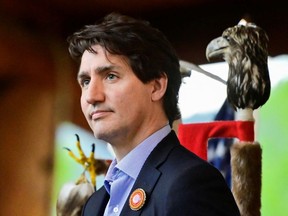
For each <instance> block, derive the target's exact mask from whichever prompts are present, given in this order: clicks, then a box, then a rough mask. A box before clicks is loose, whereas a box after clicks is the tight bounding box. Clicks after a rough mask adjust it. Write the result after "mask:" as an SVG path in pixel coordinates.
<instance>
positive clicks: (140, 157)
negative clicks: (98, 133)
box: [104, 124, 171, 216]
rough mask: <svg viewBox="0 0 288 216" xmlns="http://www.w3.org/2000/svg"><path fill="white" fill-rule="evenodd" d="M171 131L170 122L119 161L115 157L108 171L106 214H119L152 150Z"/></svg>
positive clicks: (108, 215) (106, 179) (107, 215)
mask: <svg viewBox="0 0 288 216" xmlns="http://www.w3.org/2000/svg"><path fill="white" fill-rule="evenodd" d="M170 131H171V127H170V126H169V124H167V125H166V126H164V127H163V128H161V129H160V130H158V131H156V132H155V133H153V134H152V135H151V136H149V137H148V138H146V139H145V140H144V141H143V142H141V143H140V144H139V145H138V146H137V147H136V148H134V149H133V150H132V151H131V152H129V153H128V154H127V155H126V156H125V157H124V158H123V159H122V160H121V161H119V163H117V161H116V159H114V160H113V161H112V163H111V165H110V167H109V169H108V171H107V174H106V176H105V180H104V186H105V188H106V190H107V192H108V193H109V194H110V200H109V202H108V204H107V206H106V209H105V212H104V216H119V215H120V213H121V210H122V208H123V206H124V204H125V202H126V200H127V198H128V195H129V193H130V191H131V189H132V187H133V185H134V183H135V180H136V178H137V176H138V174H139V172H140V170H141V168H142V166H143V164H144V163H145V161H146V159H147V157H148V156H149V154H150V153H151V151H152V150H153V149H154V148H155V147H156V146H157V144H158V143H159V142H160V141H161V140H162V139H163V138H164V137H166V136H167V135H168V134H169V133H170Z"/></svg>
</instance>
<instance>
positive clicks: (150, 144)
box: [68, 13, 240, 216]
mask: <svg viewBox="0 0 288 216" xmlns="http://www.w3.org/2000/svg"><path fill="white" fill-rule="evenodd" d="M68 41H69V44H70V45H69V51H70V54H71V56H72V57H73V58H76V59H80V60H81V61H80V68H79V72H78V82H79V85H80V87H81V91H82V94H81V108H82V111H83V113H84V115H85V117H86V120H87V121H88V124H89V126H90V127H91V129H92V131H93V133H94V135H95V137H96V138H98V139H102V140H104V141H106V142H108V143H110V144H111V146H112V148H113V151H114V152H115V156H116V158H115V159H114V161H113V162H112V163H111V165H110V167H109V170H108V172H107V175H106V177H105V182H104V186H103V187H102V188H100V189H99V190H98V191H96V192H95V193H94V194H93V195H92V196H91V197H90V198H89V200H88V201H87V203H86V204H85V206H84V207H83V215H85V216H89V215H91V216H92V215H101V216H102V215H105V216H107V215H109V216H110V215H121V216H129V215H144V216H156V215H157V216H178V215H179V216H188V215H207V216H212V215H227V216H228V215H229V216H236V215H240V214H239V211H238V208H237V205H236V203H235V201H234V198H233V195H232V193H231V191H230V189H229V188H228V187H227V185H226V182H225V180H224V179H223V177H222V175H221V174H220V172H219V171H218V170H217V169H216V168H214V167H213V166H211V165H210V164H209V163H207V162H206V161H203V160H201V159H200V158H199V157H197V156H196V155H195V154H193V153H191V152H190V151H188V150H186V149H185V148H184V147H183V146H182V145H180V143H179V140H178V138H177V136H176V134H175V132H174V131H173V130H172V129H171V126H172V123H173V121H174V120H176V119H179V118H180V112H179V109H178V91H179V88H180V85H181V75H180V71H179V59H178V58H177V55H176V53H175V51H174V49H173V48H172V46H171V45H170V43H169V42H168V40H167V39H166V38H165V36H164V35H163V34H162V33H161V32H160V31H159V30H157V29H155V28H153V27H152V26H150V24H149V23H148V22H145V21H142V20H136V19H134V18H131V17H128V16H124V15H121V14H117V13H112V14H109V15H107V16H106V17H105V18H104V19H103V20H102V21H101V22H99V23H97V24H95V25H87V26H85V27H84V28H83V29H81V30H80V31H79V32H76V33H74V34H73V35H72V36H71V37H69V39H68Z"/></svg>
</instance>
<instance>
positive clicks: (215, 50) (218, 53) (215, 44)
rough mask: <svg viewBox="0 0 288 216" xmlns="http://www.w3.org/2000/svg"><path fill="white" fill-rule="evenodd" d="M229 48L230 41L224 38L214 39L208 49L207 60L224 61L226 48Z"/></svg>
mask: <svg viewBox="0 0 288 216" xmlns="http://www.w3.org/2000/svg"><path fill="white" fill-rule="evenodd" d="M228 46H229V44H228V41H227V40H226V39H225V38H223V37H218V38H215V39H213V40H212V41H210V43H209V44H208V45H207V47H206V58H207V60H208V61H211V60H215V59H219V60H220V59H221V60H223V57H224V56H223V55H224V51H225V48H227V47H228Z"/></svg>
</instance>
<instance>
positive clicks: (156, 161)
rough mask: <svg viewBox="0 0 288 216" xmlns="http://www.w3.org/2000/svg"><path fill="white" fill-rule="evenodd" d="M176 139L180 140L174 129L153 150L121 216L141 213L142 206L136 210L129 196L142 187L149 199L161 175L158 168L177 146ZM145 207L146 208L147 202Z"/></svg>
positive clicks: (135, 215)
mask: <svg viewBox="0 0 288 216" xmlns="http://www.w3.org/2000/svg"><path fill="white" fill-rule="evenodd" d="M175 141H176V142H179V141H178V140H177V137H176V135H175V133H174V131H172V132H171V133H170V134H169V135H168V136H166V137H165V138H164V139H163V140H162V141H161V142H160V143H159V144H158V145H157V146H156V147H155V149H154V150H153V151H152V152H151V154H150V155H149V157H148V158H147V160H146V162H145V163H144V165H143V167H142V169H141V171H140V173H139V175H138V177H137V180H136V182H135V184H134V185H133V187H132V190H131V192H130V195H129V197H128V199H127V200H126V203H125V205H124V207H123V210H122V212H121V216H137V215H140V214H141V212H142V208H141V209H139V210H138V211H134V210H132V209H131V208H130V206H129V198H130V196H131V193H133V191H135V190H136V189H138V188H141V189H143V190H144V191H145V193H146V196H147V197H148V198H147V200H149V195H150V194H151V193H152V191H153V188H154V186H155V184H156V183H157V180H158V179H159V177H160V176H161V172H160V171H159V170H158V169H157V167H158V166H159V165H160V164H162V163H163V161H165V160H166V158H167V155H168V153H169V152H170V151H171V149H172V148H173V146H175ZM143 208H145V204H144V206H143Z"/></svg>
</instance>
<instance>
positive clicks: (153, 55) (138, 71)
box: [68, 13, 181, 125]
mask: <svg viewBox="0 0 288 216" xmlns="http://www.w3.org/2000/svg"><path fill="white" fill-rule="evenodd" d="M68 42H69V53H70V55H71V57H72V58H73V59H77V60H80V59H81V56H82V54H83V52H84V51H85V50H89V51H90V52H94V51H93V49H92V48H91V47H92V46H93V45H96V44H97V45H100V46H102V47H103V48H104V49H105V50H107V51H108V52H109V53H111V54H115V55H122V56H124V57H126V58H127V59H128V63H129V65H130V67H131V68H132V70H133V72H134V73H135V75H136V76H137V77H138V78H139V79H140V80H141V81H142V82H143V83H147V82H149V81H151V80H153V79H156V78H160V77H161V76H162V75H163V73H165V74H166V75H167V77H168V86H167V90H166V93H165V95H164V100H163V101H164V103H163V106H164V110H165V113H166V115H167V117H168V120H169V124H170V125H172V123H173V121H174V120H176V119H179V118H180V111H179V107H178V93H179V88H180V85H181V74H180V66H179V59H178V56H177V54H176V52H175V50H174V49H173V47H172V45H171V44H170V42H169V41H168V40H167V38H166V37H165V35H164V34H163V33H162V32H160V31H159V30H158V29H156V28H154V27H152V26H151V25H150V23H149V22H147V21H144V20H140V19H134V18H132V17H129V16H125V15H122V14H119V13H111V14H108V15H107V16H105V17H104V18H103V19H101V20H100V21H99V22H97V23H96V24H94V25H86V26H84V27H83V28H82V29H81V30H80V31H78V32H75V33H74V34H73V35H71V36H70V37H68Z"/></svg>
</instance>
